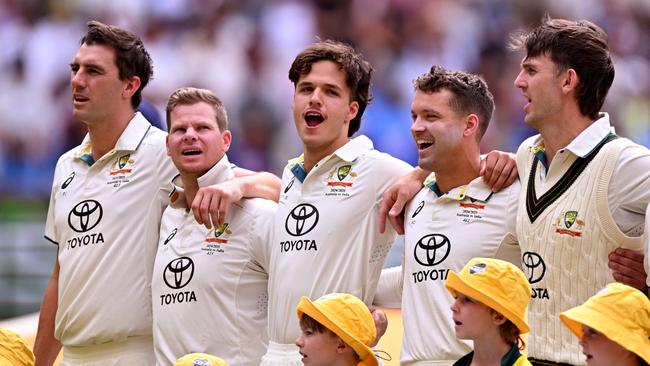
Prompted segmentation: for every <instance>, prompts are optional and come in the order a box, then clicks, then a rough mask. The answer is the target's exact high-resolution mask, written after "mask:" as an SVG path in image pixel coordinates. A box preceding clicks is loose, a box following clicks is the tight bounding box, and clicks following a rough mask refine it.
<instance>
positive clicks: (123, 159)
mask: <svg viewBox="0 0 650 366" xmlns="http://www.w3.org/2000/svg"><path fill="white" fill-rule="evenodd" d="M130 157H131V154H127V155H124V156H120V158H119V159H117V166H118V167H119V168H120V169H123V168H124V167H125V166H126V164H127V163H128V162H129V158H130Z"/></svg>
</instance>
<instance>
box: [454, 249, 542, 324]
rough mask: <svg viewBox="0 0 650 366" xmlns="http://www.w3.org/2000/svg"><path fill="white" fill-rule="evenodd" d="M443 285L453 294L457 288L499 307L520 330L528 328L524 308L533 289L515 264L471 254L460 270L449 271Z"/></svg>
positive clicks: (488, 304)
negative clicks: (471, 256) (474, 256)
mask: <svg viewBox="0 0 650 366" xmlns="http://www.w3.org/2000/svg"><path fill="white" fill-rule="evenodd" d="M445 286H446V287H447V290H449V292H450V293H451V294H452V295H453V296H454V297H455V296H456V291H458V292H460V293H462V294H464V295H466V296H469V297H471V298H473V299H476V300H477V301H480V302H481V303H483V304H484V305H486V306H489V307H490V308H492V309H494V310H496V311H498V312H499V313H501V314H502V315H503V316H505V317H506V319H508V320H510V321H511V322H512V323H513V324H514V325H515V326H517V328H519V331H520V332H521V333H522V334H523V333H527V332H528V330H529V329H530V328H529V327H528V322H527V319H526V309H527V308H528V304H529V303H530V296H531V292H532V290H531V288H530V284H529V283H528V279H527V278H526V276H525V275H524V273H523V272H522V271H521V269H519V268H517V266H515V265H514V264H512V263H510V262H506V261H502V260H499V259H492V258H472V259H470V261H469V262H467V264H466V265H465V267H463V269H462V270H460V272H458V273H456V272H452V271H450V272H449V275H448V276H447V280H446V281H445Z"/></svg>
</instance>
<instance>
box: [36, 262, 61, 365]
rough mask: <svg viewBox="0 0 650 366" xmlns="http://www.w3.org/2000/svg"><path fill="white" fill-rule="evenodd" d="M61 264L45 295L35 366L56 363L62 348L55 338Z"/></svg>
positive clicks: (37, 338) (52, 277) (57, 267)
mask: <svg viewBox="0 0 650 366" xmlns="http://www.w3.org/2000/svg"><path fill="white" fill-rule="evenodd" d="M58 288H59V264H58V261H57V263H56V264H55V267H54V271H53V272H52V276H51V278H50V282H49V283H48V285H47V288H46V289H45V294H44V295H43V303H42V304H41V311H40V316H39V319H38V330H37V333H36V341H35V342H34V356H35V357H36V364H35V366H50V365H52V364H54V361H55V360H56V357H57V356H58V354H59V351H60V350H61V343H60V342H59V341H58V340H57V339H56V338H54V320H55V318H56V311H57V307H58Z"/></svg>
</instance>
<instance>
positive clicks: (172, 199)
mask: <svg viewBox="0 0 650 366" xmlns="http://www.w3.org/2000/svg"><path fill="white" fill-rule="evenodd" d="M233 168H234V166H233V165H232V164H230V161H228V157H227V156H226V155H225V154H224V155H223V157H222V158H221V160H219V161H218V162H217V163H216V164H214V166H213V167H212V168H210V170H208V171H207V172H205V174H203V175H202V176H200V177H199V178H198V179H197V180H196V182H197V183H198V184H199V188H202V187H208V186H212V185H215V184H219V183H221V182H225V181H227V180H229V179H232V178H233V177H234V176H235V173H234V170H233ZM172 185H173V189H172V191H171V193H170V194H169V203H170V205H171V206H172V207H174V208H183V209H185V208H187V207H185V199H184V197H185V189H184V188H183V180H182V179H181V176H180V174H178V175H176V176H175V177H174V179H172ZM181 198H182V199H181Z"/></svg>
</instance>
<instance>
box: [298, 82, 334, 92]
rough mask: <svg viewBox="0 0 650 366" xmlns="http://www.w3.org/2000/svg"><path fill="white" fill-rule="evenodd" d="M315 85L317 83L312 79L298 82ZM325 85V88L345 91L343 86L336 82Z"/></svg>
mask: <svg viewBox="0 0 650 366" xmlns="http://www.w3.org/2000/svg"><path fill="white" fill-rule="evenodd" d="M314 85H315V83H313V82H311V81H301V82H299V83H298V85H297V86H314ZM324 86H325V88H329V89H335V90H337V91H343V88H341V87H340V86H338V85H336V84H332V83H325V85H324Z"/></svg>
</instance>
